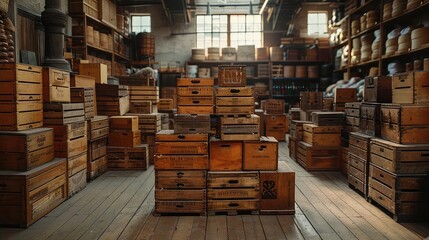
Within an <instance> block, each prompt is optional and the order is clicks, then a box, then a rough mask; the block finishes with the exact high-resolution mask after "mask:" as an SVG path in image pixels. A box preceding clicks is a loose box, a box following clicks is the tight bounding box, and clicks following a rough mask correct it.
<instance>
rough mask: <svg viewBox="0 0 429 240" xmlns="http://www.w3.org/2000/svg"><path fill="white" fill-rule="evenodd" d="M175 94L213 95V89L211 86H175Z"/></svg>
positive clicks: (180, 95)
mask: <svg viewBox="0 0 429 240" xmlns="http://www.w3.org/2000/svg"><path fill="white" fill-rule="evenodd" d="M177 95H178V96H179V97H186V96H196V97H200V96H207V97H213V95H214V89H213V87H178V88H177Z"/></svg>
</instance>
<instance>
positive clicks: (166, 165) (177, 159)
mask: <svg viewBox="0 0 429 240" xmlns="http://www.w3.org/2000/svg"><path fill="white" fill-rule="evenodd" d="M208 164H209V157H208V155H163V156H160V155H156V156H155V169H157V170H174V169H178V170H180V169H183V170H186V169H188V170H198V169H208Z"/></svg>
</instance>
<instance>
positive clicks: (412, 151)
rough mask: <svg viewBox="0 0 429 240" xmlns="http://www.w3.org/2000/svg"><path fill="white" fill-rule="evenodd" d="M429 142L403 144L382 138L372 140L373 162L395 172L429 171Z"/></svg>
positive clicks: (419, 172)
mask: <svg viewBox="0 0 429 240" xmlns="http://www.w3.org/2000/svg"><path fill="white" fill-rule="evenodd" d="M428 156H429V144H413V145H402V144H397V143H393V142H390V141H386V140H382V139H373V140H372V141H371V163H372V164H373V165H376V166H377V167H380V168H383V169H384V170H386V171H389V172H391V173H394V174H424V173H427V172H429V163H428V162H429V157H428Z"/></svg>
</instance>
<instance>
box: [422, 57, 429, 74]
mask: <svg viewBox="0 0 429 240" xmlns="http://www.w3.org/2000/svg"><path fill="white" fill-rule="evenodd" d="M423 71H429V58H425V59H424V60H423Z"/></svg>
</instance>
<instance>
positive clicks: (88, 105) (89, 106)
mask: <svg viewBox="0 0 429 240" xmlns="http://www.w3.org/2000/svg"><path fill="white" fill-rule="evenodd" d="M70 92H71V93H70V94H71V102H72V103H83V104H84V107H85V120H89V119H91V118H93V117H94V116H95V108H94V107H95V104H94V99H95V94H94V89H93V88H78V87H72V88H71V89H70Z"/></svg>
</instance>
